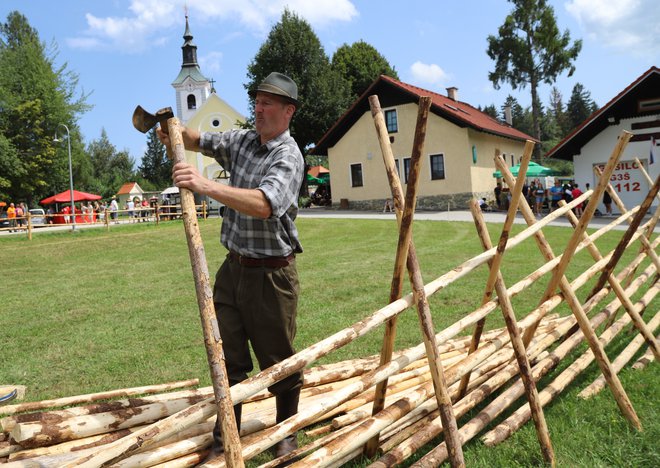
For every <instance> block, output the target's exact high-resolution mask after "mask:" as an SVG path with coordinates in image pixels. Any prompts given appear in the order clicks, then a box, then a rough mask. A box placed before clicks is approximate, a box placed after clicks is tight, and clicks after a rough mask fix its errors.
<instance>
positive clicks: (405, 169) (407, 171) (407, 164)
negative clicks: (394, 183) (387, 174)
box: [403, 158, 410, 184]
mask: <svg viewBox="0 0 660 468" xmlns="http://www.w3.org/2000/svg"><path fill="white" fill-rule="evenodd" d="M409 175H410V158H403V183H404V184H407V183H408V176H409Z"/></svg>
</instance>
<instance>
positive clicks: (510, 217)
mask: <svg viewBox="0 0 660 468" xmlns="http://www.w3.org/2000/svg"><path fill="white" fill-rule="evenodd" d="M533 151H534V142H533V141H530V140H527V142H526V143H525V149H524V150H523V156H522V160H521V162H520V169H519V171H518V178H517V179H516V183H515V186H514V187H513V194H512V197H511V203H510V204H509V210H508V211H507V214H506V218H505V220H504V226H503V227H502V235H501V236H500V242H499V243H498V244H497V249H496V253H495V256H494V257H493V259H492V260H491V261H490V262H489V264H488V266H489V268H490V272H489V274H488V279H487V280H486V287H485V289H484V294H483V296H482V298H481V304H482V305H483V304H485V303H486V302H488V301H490V299H491V297H492V296H493V288H494V286H495V281H496V280H497V275H498V273H499V271H500V265H501V263H502V258H503V257H504V250H505V249H506V244H507V241H508V240H509V233H510V232H511V226H513V221H514V220H515V219H516V213H517V212H518V202H519V201H520V195H521V193H522V186H523V183H524V182H525V174H527V167H528V166H529V160H530V157H531V154H532V152H533ZM499 157H500V151H499V150H496V152H495V158H496V159H497V158H499ZM472 217H473V219H475V223H477V221H476V218H475V217H474V213H473V214H472ZM482 218H483V216H482ZM477 232H479V227H477ZM483 234H485V236H483V235H481V234H480V235H479V238H480V240H481V245H482V246H483V248H484V250H490V249H491V248H492V244H491V243H490V236H489V235H488V230H485V231H484V233H483ZM486 239H488V240H487V242H486V243H484V241H486ZM485 325H486V319H485V318H484V319H483V320H480V321H479V322H477V325H476V326H475V328H474V332H472V341H471V342H470V349H469V351H468V353H469V354H471V353H473V352H474V351H475V350H476V349H477V348H478V347H479V340H480V339H481V334H482V333H483V329H484V327H485ZM469 382H470V374H469V373H468V374H465V375H464V376H463V378H462V379H461V384H460V386H459V390H458V398H459V399H461V398H463V397H464V396H465V392H466V390H467V387H468V384H469Z"/></svg>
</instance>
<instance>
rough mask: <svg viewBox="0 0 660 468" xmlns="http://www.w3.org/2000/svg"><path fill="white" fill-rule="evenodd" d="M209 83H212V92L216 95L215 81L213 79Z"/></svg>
mask: <svg viewBox="0 0 660 468" xmlns="http://www.w3.org/2000/svg"><path fill="white" fill-rule="evenodd" d="M209 83H211V92H212V93H215V80H214V79H213V78H211V79H210V80H209Z"/></svg>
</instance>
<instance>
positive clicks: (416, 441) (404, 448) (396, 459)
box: [370, 255, 643, 468]
mask: <svg viewBox="0 0 660 468" xmlns="http://www.w3.org/2000/svg"><path fill="white" fill-rule="evenodd" d="M642 258H643V256H641V255H640V256H638V258H636V259H635V260H634V261H633V262H632V263H631V265H635V266H636V264H638V263H639V261H641V259H642ZM623 276H624V272H622V275H621V277H623ZM637 281H639V280H637ZM576 282H577V280H574V281H573V287H576V285H575V284H574V283H576ZM639 284H641V282H640V283H638V284H636V285H635V286H631V288H632V287H638V286H639ZM605 292H607V291H606V290H605ZM605 295H606V294H602V295H599V296H595V297H594V298H593V299H592V300H591V301H590V302H591V303H592V307H594V306H595V305H597V303H598V301H600V300H601V299H602V298H603V297H605ZM555 297H557V298H559V295H555V296H553V298H555ZM585 307H587V306H586V305H585ZM617 307H618V305H617ZM606 317H607V314H605V313H603V314H602V317H601V318H600V321H599V322H594V325H595V326H597V324H598V323H601V322H602V321H603V320H605V319H606ZM594 320H598V319H597V318H594ZM573 323H575V322H574V319H573V321H571V322H567V323H565V324H562V325H560V327H559V329H558V330H555V331H553V333H552V334H549V335H546V336H544V337H543V339H542V340H540V341H539V342H538V343H536V344H534V345H532V346H531V347H530V348H529V350H530V356H534V355H535V354H536V353H540V352H541V351H542V350H543V349H546V348H547V347H549V346H551V345H552V344H553V343H554V342H555V341H556V340H558V339H559V338H561V337H562V336H564V335H565V333H566V332H567V331H568V330H569V329H570V328H571V327H572V324H573ZM579 342H580V340H579V339H577V340H576V341H574V345H575V346H576V345H577V344H579ZM562 346H564V347H565V348H566V346H567V345H563V344H562ZM570 349H573V348H570ZM570 349H569V350H568V351H570ZM555 359H556V362H559V360H558V359H557V358H555ZM548 362H551V361H548ZM535 368H536V366H535ZM548 370H549V368H548ZM517 371H518V369H517V365H515V364H511V365H509V366H507V367H506V368H505V369H503V370H502V371H501V372H499V373H498V374H496V375H495V376H494V377H493V378H491V379H489V380H488V382H487V384H486V385H483V386H481V387H479V388H477V389H475V390H474V391H473V392H471V393H468V394H467V395H466V397H465V398H463V399H462V400H460V401H459V402H458V403H457V404H456V412H457V414H458V415H459V416H462V415H463V414H465V412H467V411H469V410H470V409H472V408H473V407H474V406H476V405H477V404H478V403H480V402H481V401H483V399H485V398H486V397H487V396H488V395H490V394H491V393H492V392H494V391H495V390H496V389H497V388H499V386H501V385H503V384H504V383H506V382H507V381H508V380H509V379H510V378H511V377H512V376H513V375H515V373H516V372H517ZM503 409H504V408H501V409H500V411H502V410H503ZM480 416H483V417H486V415H485V414H484V413H482V414H481V415H480ZM492 417H495V416H492ZM490 421H491V419H490V418H489V419H486V420H483V419H481V420H480V419H479V418H475V419H473V420H472V422H474V423H475V424H477V425H476V426H472V422H471V423H470V424H471V426H469V427H468V428H466V427H465V426H464V427H462V428H461V434H462V436H463V440H464V441H467V440H468V439H469V438H471V437H474V436H475V435H476V434H477V433H478V432H480V431H481V429H483V427H485V425H486V424H488V423H489V422H490ZM441 430H442V428H441V423H440V422H439V420H438V419H435V420H434V421H433V422H432V423H430V424H428V425H427V426H426V427H425V428H424V429H422V430H420V431H419V432H417V433H416V434H414V435H413V436H412V437H411V438H409V439H408V440H406V441H405V442H404V443H402V444H401V445H399V446H398V447H397V448H395V449H394V450H392V451H391V452H389V453H387V454H385V455H384V456H383V457H381V458H380V459H379V460H378V461H377V462H375V463H373V464H371V465H370V467H372V468H384V467H387V466H394V465H395V464H397V463H400V462H402V461H403V460H405V459H406V458H407V457H409V456H410V455H412V453H414V452H415V451H417V450H418V449H419V448H421V447H422V446H423V445H425V444H426V443H428V442H429V441H430V440H432V439H433V438H434V437H436V436H437V435H438V434H439V433H440V432H441ZM468 430H469V431H472V432H470V433H468ZM443 449H444V450H446V449H445V447H444V446H443V447H440V450H443ZM444 459H446V453H445V455H444Z"/></svg>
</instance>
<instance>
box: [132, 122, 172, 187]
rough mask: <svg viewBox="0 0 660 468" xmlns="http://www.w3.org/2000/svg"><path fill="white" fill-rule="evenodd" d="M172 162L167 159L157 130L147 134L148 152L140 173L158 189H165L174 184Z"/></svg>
mask: <svg viewBox="0 0 660 468" xmlns="http://www.w3.org/2000/svg"><path fill="white" fill-rule="evenodd" d="M172 165H173V163H172V161H171V160H170V159H169V158H168V157H167V154H166V151H165V146H164V145H163V144H162V143H161V142H160V140H159V139H158V134H157V133H156V129H155V128H153V129H151V130H150V131H149V133H148V134H147V150H146V151H145V153H144V156H142V164H141V165H140V167H139V168H138V171H139V173H140V175H141V176H142V177H144V179H146V180H148V181H149V182H151V183H152V184H153V186H154V187H156V188H157V189H161V190H162V189H165V188H167V187H168V186H170V185H171V183H172Z"/></svg>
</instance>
